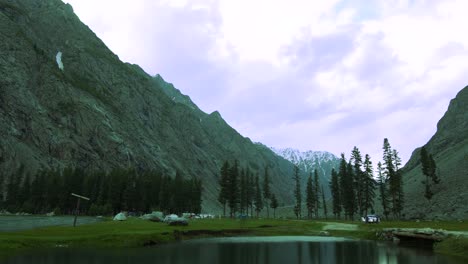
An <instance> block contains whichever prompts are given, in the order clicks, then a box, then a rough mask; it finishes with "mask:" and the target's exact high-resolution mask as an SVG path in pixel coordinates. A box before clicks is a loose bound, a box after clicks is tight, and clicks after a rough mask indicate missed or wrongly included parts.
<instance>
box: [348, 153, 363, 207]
mask: <svg viewBox="0 0 468 264" xmlns="http://www.w3.org/2000/svg"><path fill="white" fill-rule="evenodd" d="M351 160H352V161H353V167H354V173H353V174H354V179H353V183H354V186H353V187H354V189H355V191H356V207H357V208H356V209H357V211H358V213H359V215H361V216H362V214H363V212H364V205H363V203H364V197H363V196H364V188H365V187H364V175H363V171H362V169H361V167H362V155H361V152H360V151H359V149H358V148H357V147H356V146H355V147H354V148H353V150H352V151H351Z"/></svg>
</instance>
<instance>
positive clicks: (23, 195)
mask: <svg viewBox="0 0 468 264" xmlns="http://www.w3.org/2000/svg"><path fill="white" fill-rule="evenodd" d="M30 202H31V176H30V174H29V173H26V174H25V176H24V179H23V182H22V185H21V187H20V191H19V194H18V206H19V207H20V208H21V211H27V213H32V210H33V208H32V205H31V204H30Z"/></svg>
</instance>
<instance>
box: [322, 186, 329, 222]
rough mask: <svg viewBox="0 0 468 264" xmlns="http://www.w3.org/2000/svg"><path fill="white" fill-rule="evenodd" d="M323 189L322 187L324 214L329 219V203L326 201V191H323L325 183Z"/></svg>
mask: <svg viewBox="0 0 468 264" xmlns="http://www.w3.org/2000/svg"><path fill="white" fill-rule="evenodd" d="M321 189H322V205H323V215H324V216H325V220H327V219H328V212H327V203H326V202H325V192H324V191H323V185H322V188H321Z"/></svg>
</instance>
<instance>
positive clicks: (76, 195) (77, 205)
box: [71, 193, 90, 227]
mask: <svg viewBox="0 0 468 264" xmlns="http://www.w3.org/2000/svg"><path fill="white" fill-rule="evenodd" d="M71 195H72V196H75V197H77V198H78V199H77V201H76V209H75V219H74V220H73V227H75V226H76V219H77V218H78V212H79V210H80V200H81V199H83V200H87V201H89V200H90V199H89V198H88V197H84V196H81V195H78V194H76V193H71Z"/></svg>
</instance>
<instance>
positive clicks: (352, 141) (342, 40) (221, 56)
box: [66, 0, 468, 163]
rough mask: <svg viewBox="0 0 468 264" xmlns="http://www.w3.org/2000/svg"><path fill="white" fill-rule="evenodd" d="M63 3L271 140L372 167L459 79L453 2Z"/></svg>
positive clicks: (136, 56) (422, 122)
mask: <svg viewBox="0 0 468 264" xmlns="http://www.w3.org/2000/svg"><path fill="white" fill-rule="evenodd" d="M66 2H70V3H71V4H72V5H73V7H74V9H75V11H76V12H77V14H78V16H79V17H80V18H81V19H82V20H83V21H84V22H85V23H86V24H88V25H89V26H90V27H91V29H92V30H93V31H95V32H96V33H97V35H98V36H99V37H100V38H102V39H103V41H104V42H105V43H106V44H107V45H108V46H109V47H110V48H111V49H112V50H113V51H114V52H115V53H116V54H117V55H119V57H120V58H121V59H122V60H124V61H129V62H132V63H137V64H140V65H141V66H142V67H143V68H144V69H145V70H146V71H147V72H148V73H150V74H152V75H154V74H156V73H160V74H161V75H162V76H163V77H164V78H165V79H166V80H168V81H169V82H173V83H174V85H175V86H176V87H177V88H178V89H180V90H181V91H182V92H184V93H186V94H188V95H189V96H191V97H192V99H193V100H194V102H195V103H197V104H198V105H199V106H200V108H201V109H203V110H205V111H207V112H211V111H214V110H219V111H220V112H221V114H222V115H223V117H224V118H225V119H226V120H227V121H228V123H229V124H231V125H232V126H233V127H234V128H235V129H237V130H238V131H239V132H241V134H243V135H245V136H248V137H250V138H252V140H254V141H260V142H263V143H265V144H267V145H270V146H274V147H295V148H299V149H302V150H307V149H315V150H329V151H332V152H334V153H335V154H339V153H340V152H346V153H349V152H350V151H351V149H352V147H353V146H355V145H356V146H358V147H360V148H361V151H362V152H363V153H369V154H370V155H371V156H372V157H373V159H374V163H376V162H377V161H376V159H380V157H381V147H382V142H383V138H384V137H388V138H389V140H390V143H391V144H392V146H393V147H394V148H396V149H397V150H399V152H400V154H401V156H402V158H403V161H406V160H407V159H408V158H409V156H410V154H411V151H412V150H413V149H414V148H416V147H418V146H420V145H422V144H424V143H426V142H427V140H429V138H430V137H431V136H432V135H433V134H434V133H435V130H436V123H437V121H438V120H439V119H440V118H441V117H442V115H443V113H444V112H445V110H446V109H447V106H448V103H449V101H450V99H451V98H453V97H454V96H455V94H456V93H457V92H458V91H459V90H460V89H461V88H462V87H464V86H466V77H465V76H466V72H467V71H468V35H467V34H463V32H465V31H466V30H465V26H464V25H465V24H466V23H465V20H466V19H465V14H464V10H466V9H467V7H468V3H467V2H466V1H463V0H446V1H439V0H434V1H425V0H378V1H373V2H372V4H370V3H369V1H364V0H349V1H344V0H342V1H340V0H333V1H308V0H294V1H289V2H285V1H279V0H278V1H277V0H270V1H266V0H258V1H247V0H239V1H230V0H211V1H203V0H199V1H184V0H179V1H151V0H138V1H132V3H131V4H128V1H112V2H110V1H92V0H68V1H66ZM101 10H106V12H102V11H101ZM348 156H349V155H348Z"/></svg>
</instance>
